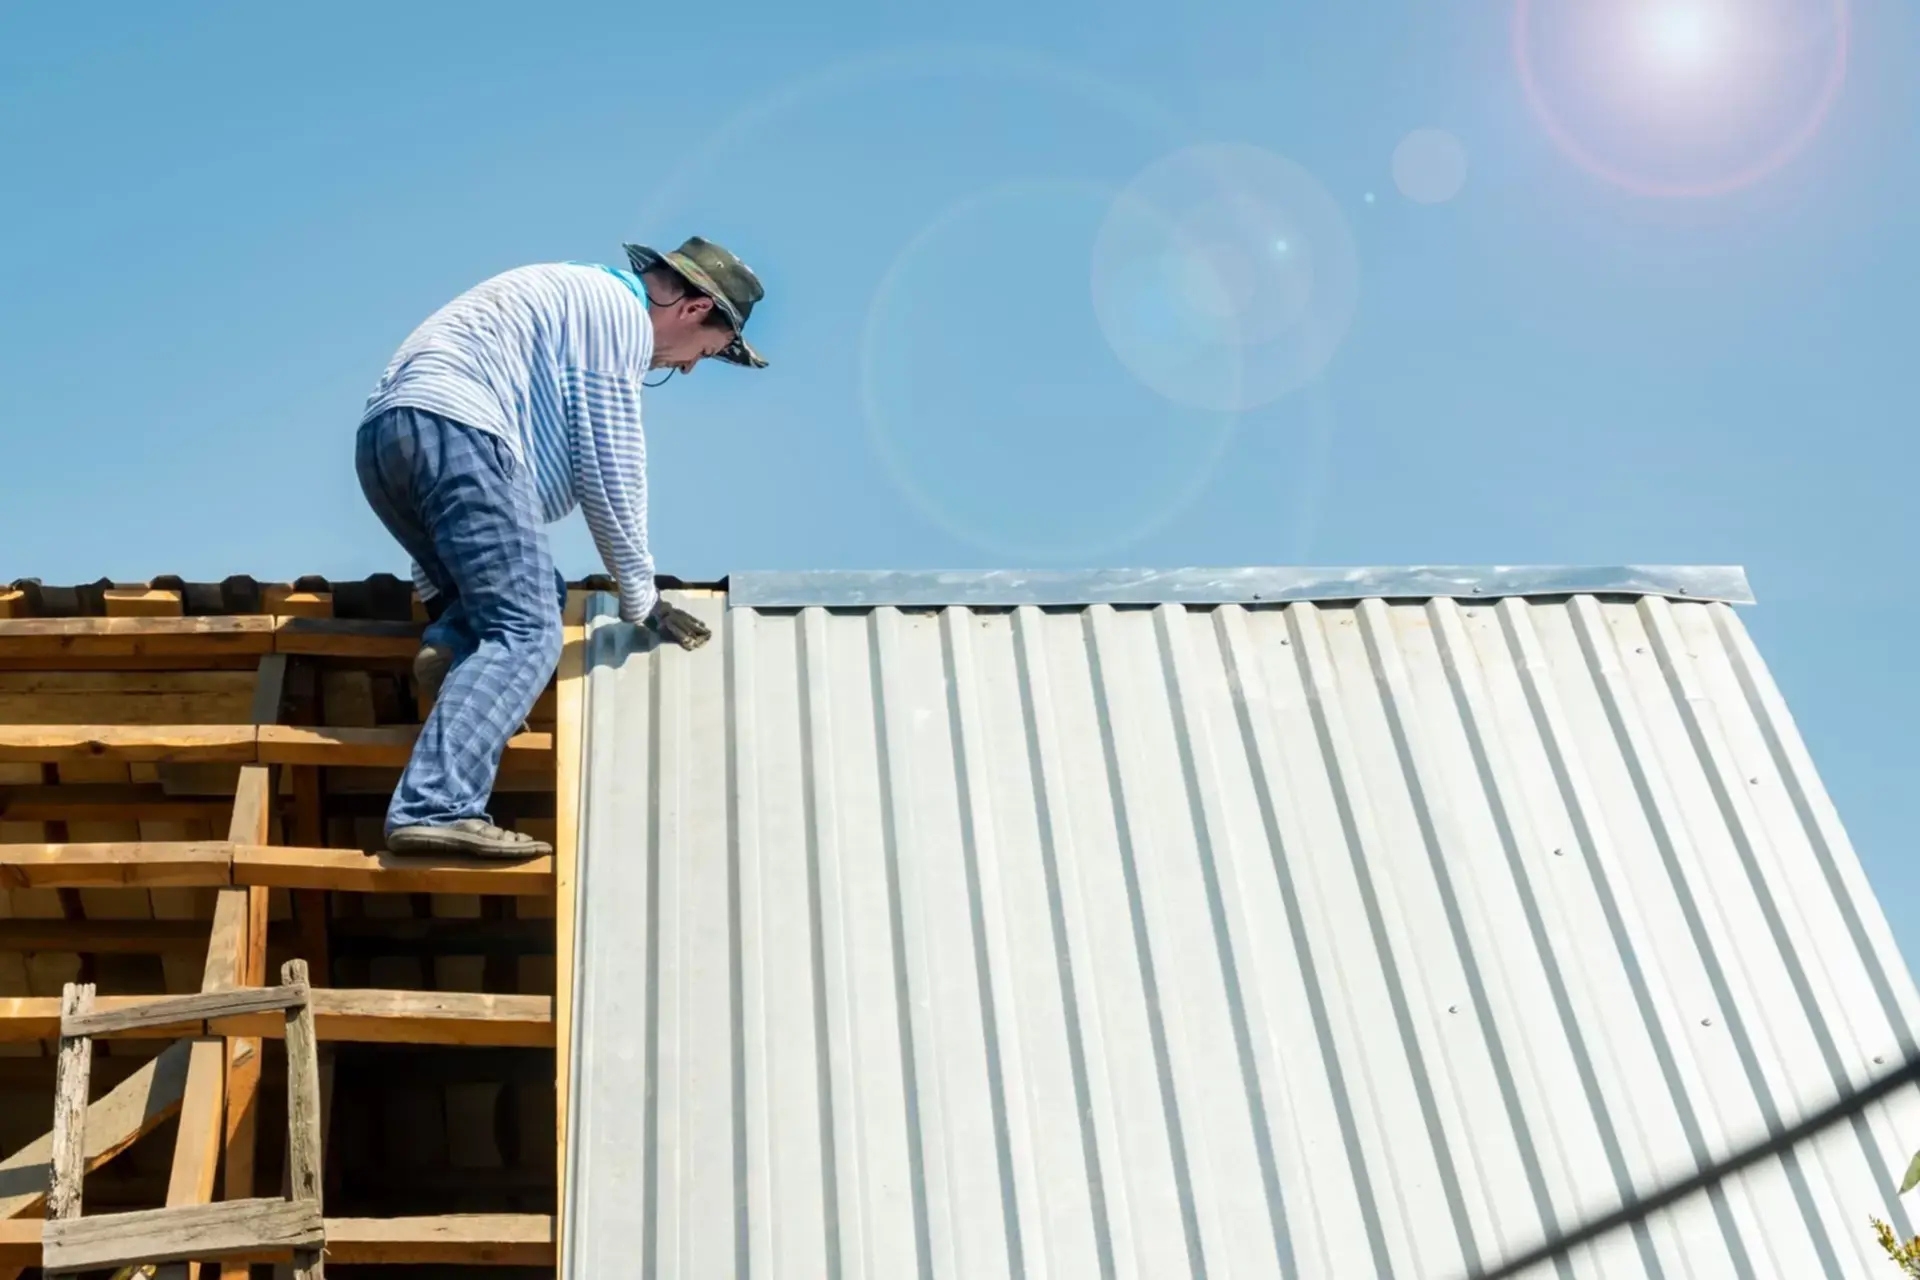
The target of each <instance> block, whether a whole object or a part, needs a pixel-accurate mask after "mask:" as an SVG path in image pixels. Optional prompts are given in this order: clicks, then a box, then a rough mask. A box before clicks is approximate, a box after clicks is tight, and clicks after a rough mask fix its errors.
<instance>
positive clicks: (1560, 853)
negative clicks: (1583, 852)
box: [1553, 849, 1567, 858]
mask: <svg viewBox="0 0 1920 1280" xmlns="http://www.w3.org/2000/svg"><path fill="white" fill-rule="evenodd" d="M1553 856H1554V857H1556V858H1564V857H1566V856H1567V851H1566V850H1565V849H1555V850H1554V851H1553Z"/></svg>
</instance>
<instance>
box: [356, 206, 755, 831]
mask: <svg viewBox="0 0 1920 1280" xmlns="http://www.w3.org/2000/svg"><path fill="white" fill-rule="evenodd" d="M625 247H626V251H627V261H628V263H629V265H630V267H631V269H630V270H621V269H618V268H615V267H606V266H593V265H585V264H581V263H555V264H548V265H542V266H532V267H521V268H519V269H518V270H514V271H508V272H506V273H505V274H503V275H498V276H495V277H494V278H493V279H491V280H488V281H486V282H485V283H483V284H480V285H478V286H476V287H475V288H473V289H471V290H469V291H468V292H467V293H465V294H462V295H461V296H460V297H458V298H456V299H454V300H453V301H452V302H450V303H448V304H447V305H446V306H445V307H442V308H441V309H440V310H439V311H437V312H435V313H434V314H433V315H432V316H430V317H429V318H428V319H427V321H426V322H425V323H424V324H422V325H421V326H420V327H419V328H418V329H416V330H414V332H413V334H412V335H411V336H410V337H408V339H407V340H406V342H405V343H403V344H402V345H401V347H400V350H399V351H398V352H397V353H396V354H395V355H394V357H393V360H392V362H391V363H390V364H388V366H387V371H386V373H385V374H383V375H382V376H381V378H380V383H379V385H378V386H377V387H375V389H374V392H373V395H372V396H371V397H370V398H369V399H368V401H367V408H366V413H365V415H364V416H363V417H362V419H361V423H360V437H359V445H358V449H357V454H356V461H357V465H358V469H359V473H360V487H361V488H362V489H363V490H364V491H365V492H366V495H367V501H368V502H369V503H371V504H372V505H373V510H374V514H376V515H377V516H379V517H380V521H381V523H382V524H384V525H386V527H387V530H388V531H389V532H390V533H392V534H393V536H394V537H395V538H396V539H398V540H399V542H400V545H401V546H403V547H405V548H406V550H407V553H408V554H409V555H410V556H412V557H413V578H414V582H415V583H416V585H417V586H418V587H419V589H420V593H421V595H422V597H423V598H425V599H426V600H427V601H428V609H429V612H430V613H432V614H434V615H435V616H434V621H433V622H432V623H431V624H430V625H429V626H428V627H427V629H426V633H425V635H424V636H423V637H422V639H421V647H420V652H419V655H418V656H417V657H416V658H415V659H414V664H413V669H414V676H415V679H416V681H417V683H418V684H419V686H420V690H421V693H422V695H423V696H425V697H429V698H433V699H434V704H433V710H432V712H431V713H430V714H429V715H428V716H427V722H426V724H425V725H424V726H422V728H421V731H420V738H419V741H418V742H417V743H416V744H415V746H414V749H413V757H412V759H411V760H409V761H408V763H407V768H406V772H405V773H403V774H402V775H401V777H400V785H399V787H398V788H397V789H396V790H395V791H394V793H393V802H392V804H391V805H390V806H389V808H388V810H387V847H388V848H389V849H391V850H393V851H394V852H395V853H413V854H449V853H450V854H467V855H474V856H479V857H502V858H526V857H533V856H536V855H539V854H544V853H551V852H552V849H551V847H550V846H548V845H546V844H545V843H543V842H541V841H537V840H534V839H532V838H531V837H529V836H527V835H525V834H522V833H520V832H513V831H506V830H502V829H501V828H500V827H498V826H496V825H494V823H493V820H492V818H491V817H490V816H489V815H488V812H487V802H488V799H489V797H490V796H491V794H492V792H493V783H494V776H495V774H496V773H497V772H498V770H499V768H500V756H501V753H502V752H503V751H504V750H505V749H506V744H507V739H508V738H509V737H511V736H512V735H513V733H514V732H515V731H516V730H517V729H518V728H519V727H521V726H522V725H524V724H525V721H526V716H527V713H528V712H529V711H531V710H532V709H533V704H534V700H535V699H536V698H538V697H539V695H540V692H541V690H543V689H544V688H546V685H547V681H548V680H549V679H550V678H551V677H552V675H553V672H554V668H555V666H556V665H557V664H558V662H559V659H560V637H561V626H560V618H561V609H562V607H563V606H564V605H565V602H566V579H565V578H564V577H563V576H562V575H561V574H559V573H558V572H556V571H555V569H554V566H553V557H552V555H551V554H550V553H549V552H548V549H547V538H546V533H545V531H544V528H543V526H544V525H547V524H551V523H553V522H554V521H556V520H559V519H561V518H562V517H564V516H566V515H567V514H568V513H569V512H571V511H572V510H573V509H574V508H575V507H579V508H580V509H581V510H582V511H583V512H584V513H585V515H586V520H587V527H588V529H589V530H591V531H592V533H593V539H594V542H595V543H596V544H597V545H598V547H599V550H600V555H601V558H602V559H604V560H605V561H606V567H607V571H608V572H609V573H610V574H612V575H613V578H614V580H615V581H616V582H617V583H618V584H619V590H620V616H621V618H622V619H624V620H626V621H628V622H633V623H639V624H642V625H645V626H648V627H651V628H652V629H653V630H654V631H656V632H657V633H659V634H660V635H661V636H662V637H664V638H666V639H668V640H671V641H673V642H675V643H677V644H679V645H681V646H682V647H684V648H688V649H693V648H698V647H699V646H700V645H702V644H704V643H705V642H706V640H707V629H706V627H705V626H703V625H702V624H701V623H700V622H699V620H698V619H696V618H694V617H693V616H692V615H690V614H688V613H685V612H683V611H682V610H679V609H676V608H675V607H673V606H672V605H670V604H668V603H667V602H666V601H664V600H663V599H661V597H660V593H659V591H658V590H657V589H656V588H655V586H654V581H653V557H652V556H651V555H650V554H649V553H648V551H647V467H646V464H647V449H646V438H645V436H644V435H643V434H642V433H641V429H640V391H641V387H642V386H643V385H658V384H657V383H655V384H643V382H642V379H643V378H644V377H645V376H646V375H647V373H648V372H649V371H650V370H659V369H666V370H668V371H669V373H668V375H667V376H668V377H671V376H672V374H673V373H675V372H678V373H690V372H692V370H693V367H694V366H695V365H697V364H699V363H700V362H701V361H702V360H708V359H715V360H724V361H727V362H728V363H730V364H737V365H745V366H747V367H749V368H754V369H759V368H764V367H765V366H766V363H767V362H766V361H765V360H763V359H761V358H760V354H759V353H758V352H757V351H755V350H754V349H753V348H752V347H751V346H749V345H748V344H747V340H746V338H745V337H744V336H742V331H743V330H744V329H745V327H746V323H747V316H748V315H749V314H750V313H751V312H752V310H753V306H754V304H755V303H756V302H758V301H759V300H760V299H761V297H762V296H763V291H762V289H761V287H760V281H759V280H758V279H757V278H756V277H755V276H754V274H753V272H752V271H751V270H749V269H748V267H747V266H746V264H745V263H743V262H741V261H740V259H738V258H736V257H735V256H734V255H733V254H731V253H729V252H727V251H726V250H725V249H723V248H721V247H720V246H719V245H717V244H713V243H711V242H709V241H706V240H702V239H700V238H699V237H698V236H696V237H694V238H692V239H690V240H688V241H687V242H686V243H685V244H683V245H681V246H680V247H679V248H678V249H676V250H674V251H672V252H671V253H660V252H657V251H655V250H653V249H648V248H643V247H640V246H637V245H627V246H625Z"/></svg>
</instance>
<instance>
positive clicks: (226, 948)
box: [167, 654, 287, 1280]
mask: <svg viewBox="0 0 1920 1280" xmlns="http://www.w3.org/2000/svg"><path fill="white" fill-rule="evenodd" d="M286 683H287V660H286V658H285V657H283V656H281V655H279V654H268V655H267V656H266V657H264V658H262V659H260V671H259V674H258V676H257V677H256V682H255V685H254V696H253V720H254V723H256V724H259V723H262V722H264V721H267V720H273V719H277V718H278V717H279V714H280V704H281V702H282V700H283V698H284V697H285V692H286ZM272 825H273V771H272V770H271V769H267V768H265V767H263V766H260V765H247V766H246V767H244V768H242V769H241V770H240V781H239V785H238V786H237V787H236V788H235V791H234V798H233V818H232V821H231V822H230V823H229V824H228V828H227V839H228V840H229V841H247V842H250V843H255V844H264V843H265V842H266V840H267V838H268V835H269V833H270V832H271V830H272ZM267 893H268V891H267V890H265V889H223V890H221V891H220V896H219V899H218V901H217V902H216V903H215V904H214V929H213V935H212V937H211V939H210V941H209V942H208V945H207V965H206V969H205V972H204V973H203V975H202V978H201V984H200V987H201V990H202V991H222V990H228V989H231V988H235V987H259V986H260V985H262V984H263V983H264V982H265V981H266V971H267ZM214 1043H215V1044H216V1045H217V1046H218V1048H219V1061H218V1062H217V1063H214V1064H210V1065H209V1066H207V1067H206V1068H205V1069H204V1078H203V1079H201V1080H200V1081H198V1082H197V1083H198V1084H199V1088H200V1096H202V1097H204V1098H206V1099H207V1100H208V1101H212V1100H214V1099H216V1098H218V1099H219V1100H220V1102H221V1104H222V1105H221V1107H216V1108H213V1109H211V1110H210V1111H209V1112H208V1113H207V1114H204V1115H195V1116H193V1117H189V1116H188V1115H187V1113H186V1111H185V1110H184V1109H183V1110H182V1112H181V1116H180V1135H179V1139H178V1143H177V1145H176V1147H175V1149H174V1165H173V1173H174V1178H173V1183H172V1185H171V1186H170V1187H169V1189H168V1193H167V1204H168V1205H170V1206H172V1205H182V1204H205V1203H206V1202H207V1201H209V1200H211V1199H213V1174H214V1170H215V1168H216V1167H221V1166H222V1161H221V1158H220V1157H221V1155H222V1152H223V1151H224V1154H225V1157H226V1158H225V1161H224V1170H225V1183H224V1187H223V1190H224V1192H225V1195H226V1198H227V1199H228V1200H244V1199H246V1198H247V1197H248V1196H251V1195H252V1194H253V1191H254V1186H253V1163H254V1156H255V1153H256V1148H257V1145H258V1143H257V1138H258V1115H259V1096H260V1064H261V1058H262V1054H261V1045H260V1041H259V1039H258V1038H256V1037H252V1036H238V1037H233V1038H229V1039H227V1040H225V1041H215V1042H214ZM194 1096H195V1094H194V1088H193V1084H192V1083H190V1084H189V1087H188V1098H189V1101H192V1100H193V1098H194ZM222 1110H224V1116H223V1114H222ZM190 1119H191V1120H192V1121H193V1123H192V1124H189V1120H190ZM246 1269H247V1264H246V1263H245V1262H241V1261H228V1262H225V1263H222V1264H221V1269H220V1274H221V1275H222V1277H228V1276H231V1277H232V1280H244V1273H245V1271H246ZM199 1272H200V1268H198V1267H197V1266H194V1265H192V1264H189V1265H188V1267H187V1268H186V1276H187V1280H193V1277H194V1276H195V1275H196V1273H199Z"/></svg>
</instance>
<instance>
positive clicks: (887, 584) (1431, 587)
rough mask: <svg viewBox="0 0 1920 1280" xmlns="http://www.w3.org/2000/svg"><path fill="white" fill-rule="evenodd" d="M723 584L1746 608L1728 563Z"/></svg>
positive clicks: (1126, 599) (867, 603) (957, 594)
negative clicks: (1629, 600)
mask: <svg viewBox="0 0 1920 1280" xmlns="http://www.w3.org/2000/svg"><path fill="white" fill-rule="evenodd" d="M728 588H729V589H728V595H727V603H728V606H729V607H730V608H753V609H800V608H816V607H825V608H877V607H880V606H884V605H895V606H901V607H908V608H939V607H942V606H947V605H965V606H970V607H985V608H995V607H998V608H1007V607H1013V606H1018V605H1066V606H1071V605H1090V604H1146V605H1151V604H1195V605H1217V604H1271V603H1275V602H1281V603H1285V602H1288V601H1296V600H1328V601H1332V600H1365V599H1389V600H1429V599H1434V598H1436V597H1458V598H1464V599H1473V600H1497V599H1501V598H1503V597H1507V596H1567V595H1626V596H1668V597H1674V598H1678V599H1687V600H1716V601H1722V602H1724V603H1727V604H1753V603H1754V597H1753V590H1752V588H1751V586H1749V584H1748V582H1747V574H1746V570H1745V569H1744V568H1742V567H1740V566H1737V565H1617V566H1553V565H1484V566H1459V565H1408V566H1376V567H1359V568H1339V567H1286V566H1252V567H1247V568H1228V569H1199V568H1194V569H1070V570H1031V571H1029V570H1011V569H998V570H985V571H964V572H941V571H928V570H907V571H893V570H870V569H825V570H798V571H783V570H749V571H746V572H740V573H734V574H731V575H729V578H728Z"/></svg>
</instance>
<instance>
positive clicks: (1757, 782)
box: [1747, 778, 1760, 787]
mask: <svg viewBox="0 0 1920 1280" xmlns="http://www.w3.org/2000/svg"><path fill="white" fill-rule="evenodd" d="M1747 781H1748V782H1749V783H1751V784H1753V785H1754V786H1756V787H1757V786H1759V785H1760V779H1758V778H1748V779H1747Z"/></svg>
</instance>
